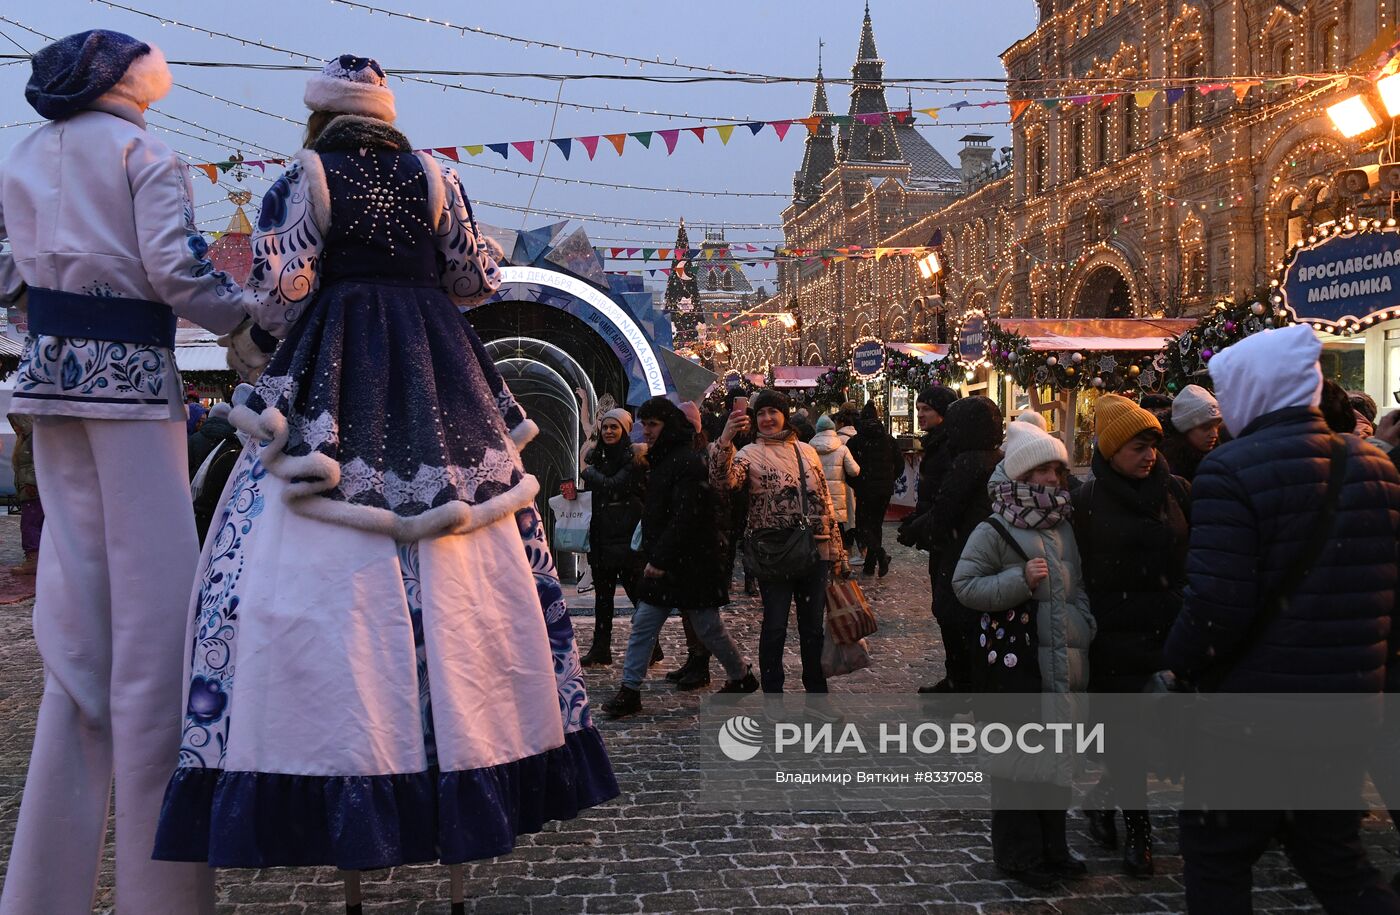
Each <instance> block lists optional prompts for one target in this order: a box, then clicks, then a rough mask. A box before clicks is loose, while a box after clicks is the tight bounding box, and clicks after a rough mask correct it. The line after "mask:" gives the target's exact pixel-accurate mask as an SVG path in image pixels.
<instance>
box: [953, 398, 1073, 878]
mask: <svg viewBox="0 0 1400 915" xmlns="http://www.w3.org/2000/svg"><path fill="white" fill-rule="evenodd" d="M1005 451H1006V458H1005V459H1004V460H1003V461H1002V462H1001V465H1000V466H998V467H997V469H996V470H995V471H994V472H993V474H992V478H991V481H990V482H989V483H988V484H987V488H988V491H989V492H990V493H991V496H992V516H991V517H990V518H988V519H987V520H986V521H983V522H982V523H981V524H980V525H978V526H977V528H976V529H975V530H974V531H973V532H972V536H971V537H969V538H968V541H967V546H966V547H965V548H964V549H963V553H962V558H961V559H960V560H959V561H958V567H957V570H956V571H955V572H954V573H953V591H954V593H956V594H957V597H958V600H959V601H961V602H962V603H963V604H964V605H966V606H967V607H970V608H972V609H973V610H977V611H980V612H981V614H982V617H981V620H980V629H981V632H980V634H979V636H978V643H979V646H980V649H979V651H978V657H977V658H976V661H977V662H981V666H982V667H983V668H984V669H983V674H984V676H985V680H986V686H987V688H988V689H989V690H990V691H997V692H1041V693H1053V694H1061V696H1060V698H1068V696H1067V694H1071V693H1082V692H1084V691H1085V689H1086V688H1087V687H1088V683H1089V662H1088V658H1089V644H1090V642H1092V641H1093V638H1094V618H1093V616H1092V615H1091V614H1090V613H1089V599H1088V596H1087V594H1086V593H1085V590H1084V580H1083V575H1082V572H1081V569H1080V562H1079V549H1078V547H1077V546H1076V545H1075V541H1074V531H1073V528H1072V527H1071V525H1070V523H1069V521H1070V516H1071V514H1072V511H1073V506H1072V504H1071V503H1070V496H1069V492H1068V491H1067V489H1066V487H1065V481H1066V477H1067V474H1068V466H1067V465H1068V460H1067V455H1066V453H1065V446H1064V444H1063V443H1062V442H1061V441H1060V440H1059V439H1057V438H1054V437H1052V436H1050V435H1049V434H1047V433H1046V432H1044V431H1042V430H1041V429H1039V428H1037V427H1036V426H1034V425H1032V424H1031V423H1012V424H1011V427H1010V429H1008V430H1007V436H1006V448H1005ZM982 768H983V770H984V772H985V773H986V775H987V776H988V781H989V787H990V789H991V796H992V807H993V813H992V857H993V860H994V861H995V862H996V865H997V867H998V868H999V869H1000V870H1002V871H1003V872H1004V873H1006V874H1008V875H1010V876H1012V877H1015V878H1017V879H1019V880H1021V881H1022V882H1024V883H1026V884H1028V885H1029V886H1032V887H1034V888H1036V889H1042V890H1043V889H1048V888H1050V887H1051V886H1053V885H1054V884H1055V883H1057V882H1058V881H1059V880H1061V879H1065V878H1073V877H1077V876H1080V875H1082V874H1084V873H1085V871H1086V868H1085V865H1084V862H1083V861H1081V860H1080V859H1079V858H1077V857H1075V856H1074V855H1073V854H1071V853H1070V850H1069V844H1068V841H1067V837H1066V832H1065V812H1066V810H1068V808H1069V801H1070V778H1071V776H1072V775H1073V772H1072V771H1070V768H1071V767H1070V766H1069V765H1068V764H1067V760H1066V758H1065V757H1063V756H1055V755H1052V754H1041V755H1039V756H1024V755H1022V756H1011V755H1008V756H1003V757H994V758H992V759H990V760H986V761H984V762H983V765H982ZM1047 791H1048V792H1054V793H1055V794H1054V797H1055V799H1056V800H1057V801H1058V802H1060V803H1061V806H1060V807H1059V808H1058V809H1047V808H1046V805H1045V803H1044V799H1045V797H1046V792H1047ZM1031 798H1035V800H1034V801H1032V800H1031ZM1033 807H1040V808H1041V809H1038V810H1037V809H1031V808H1033Z"/></svg>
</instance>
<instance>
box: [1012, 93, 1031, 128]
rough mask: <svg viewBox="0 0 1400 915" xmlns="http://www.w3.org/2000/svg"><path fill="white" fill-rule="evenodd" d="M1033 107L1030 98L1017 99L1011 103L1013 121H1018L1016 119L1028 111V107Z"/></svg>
mask: <svg viewBox="0 0 1400 915" xmlns="http://www.w3.org/2000/svg"><path fill="white" fill-rule="evenodd" d="M1029 107H1031V100H1030V99H1028V98H1023V99H1016V100H1014V101H1013V102H1012V103H1011V123H1013V124H1014V123H1016V119H1017V118H1019V117H1020V116H1021V115H1023V114H1025V113H1026V109H1027V108H1029Z"/></svg>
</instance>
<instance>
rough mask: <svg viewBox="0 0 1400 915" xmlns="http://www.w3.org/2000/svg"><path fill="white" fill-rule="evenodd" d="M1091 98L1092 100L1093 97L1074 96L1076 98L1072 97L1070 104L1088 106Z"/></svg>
mask: <svg viewBox="0 0 1400 915" xmlns="http://www.w3.org/2000/svg"><path fill="white" fill-rule="evenodd" d="M1091 98H1093V96H1090V95H1076V96H1073V97H1071V98H1070V102H1072V103H1073V104H1075V105H1087V104H1089V99H1091Z"/></svg>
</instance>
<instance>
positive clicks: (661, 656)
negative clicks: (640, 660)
mask: <svg viewBox="0 0 1400 915" xmlns="http://www.w3.org/2000/svg"><path fill="white" fill-rule="evenodd" d="M664 660H666V653H665V652H663V651H662V650H661V643H660V642H659V641H658V642H656V643H655V644H653V645H652V646H651V662H650V663H649V664H647V666H648V667H655V666H656V665H657V664H660V663H661V662H662V661H664Z"/></svg>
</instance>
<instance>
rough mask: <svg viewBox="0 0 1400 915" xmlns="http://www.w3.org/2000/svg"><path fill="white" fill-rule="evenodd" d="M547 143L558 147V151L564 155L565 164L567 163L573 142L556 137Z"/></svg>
mask: <svg viewBox="0 0 1400 915" xmlns="http://www.w3.org/2000/svg"><path fill="white" fill-rule="evenodd" d="M549 142H551V143H553V144H554V145H555V146H557V147H559V151H560V152H561V153H563V154H564V161H565V162H567V161H569V151H570V150H571V149H573V147H574V141H573V140H572V139H570V138H569V137H558V138H556V139H553V140H550V141H549Z"/></svg>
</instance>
